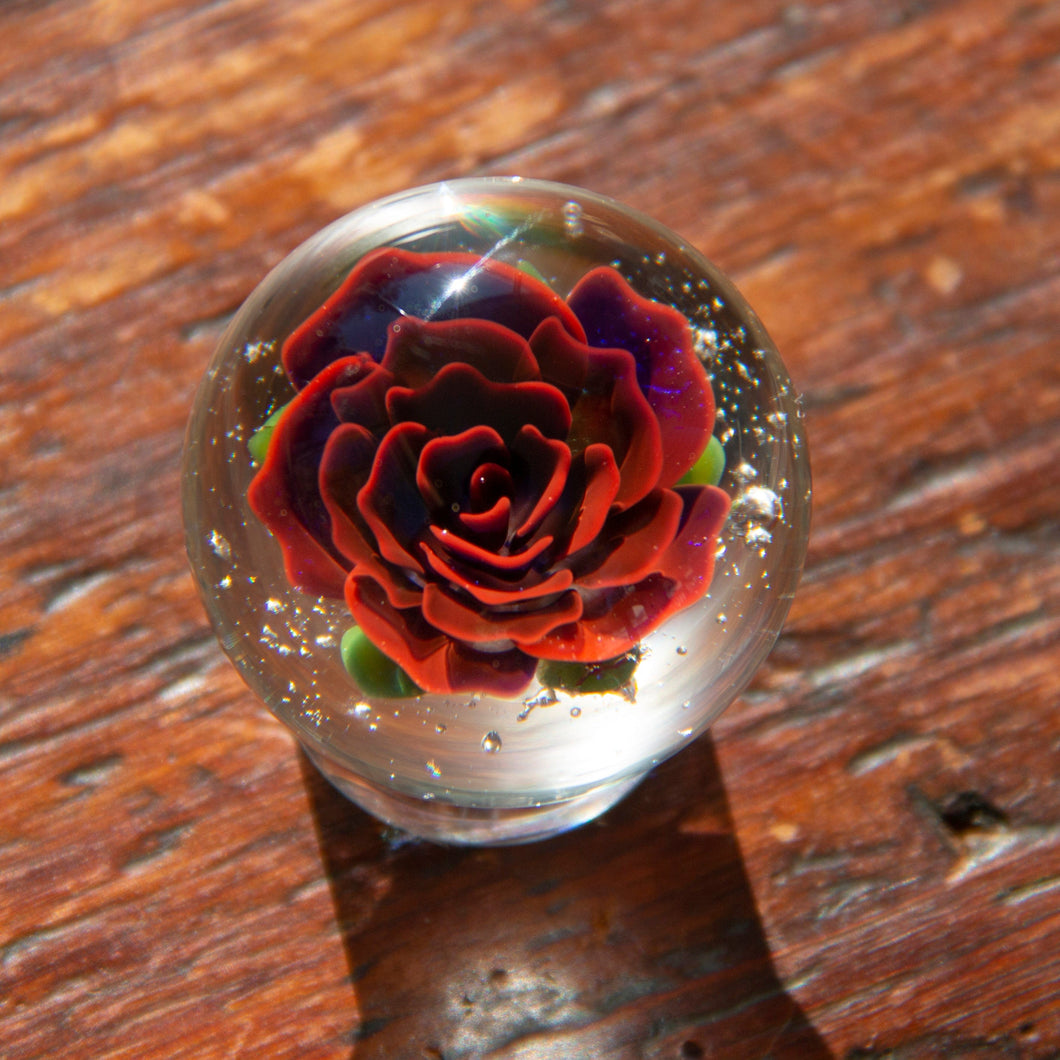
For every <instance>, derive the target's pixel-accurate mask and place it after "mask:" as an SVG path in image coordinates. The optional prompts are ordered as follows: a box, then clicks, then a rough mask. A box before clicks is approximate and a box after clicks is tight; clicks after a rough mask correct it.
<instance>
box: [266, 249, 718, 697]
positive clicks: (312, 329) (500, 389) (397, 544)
mask: <svg viewBox="0 0 1060 1060" xmlns="http://www.w3.org/2000/svg"><path fill="white" fill-rule="evenodd" d="M283 365H284V369H285V370H286V372H287V374H288V376H289V378H290V380H291V382H292V383H293V384H294V386H295V388H296V390H297V396H296V397H295V398H294V400H293V401H292V402H291V403H290V405H288V406H287V408H286V409H285V410H284V412H283V414H282V415H281V416H280V418H279V421H278V422H277V424H276V426H275V429H274V431H273V434H272V437H271V440H270V442H269V446H268V450H267V453H266V456H265V459H264V462H263V464H262V466H261V468H260V470H259V471H258V473H257V475H256V477H255V478H254V480H253V482H252V483H251V486H250V490H249V501H250V505H251V507H252V509H253V510H254V512H255V513H256V514H257V516H258V518H260V519H261V520H262V521H263V522H264V523H265V525H266V526H267V527H268V528H269V530H271V532H272V533H273V534H274V535H275V537H276V538H277V540H278V541H279V542H280V544H281V546H282V549H283V555H284V562H285V569H286V573H287V577H288V579H289V581H290V582H291V584H292V585H293V586H295V587H296V588H298V589H302V590H305V591H306V592H309V593H313V594H318V595H325V596H332V597H340V598H345V600H346V603H347V605H348V607H349V609H350V612H351V613H352V616H353V619H354V621H355V622H356V623H357V624H358V625H359V626H360V627H361V629H362V630H363V631H364V633H365V634H366V636H367V637H368V638H369V639H370V640H371V641H372V643H374V644H375V646H376V647H378V648H379V649H380V650H381V651H382V652H383V653H384V654H385V655H387V656H388V657H389V658H390V659H391V660H393V661H394V662H395V663H396V664H397V665H398V666H400V667H401V668H402V669H404V670H405V671H406V673H407V674H408V675H409V676H410V677H411V678H412V680H413V681H414V682H415V683H416V684H417V685H419V686H420V688H422V689H424V690H426V691H429V692H439V693H447V692H455V691H460V692H468V691H474V692H482V693H491V694H496V695H501V696H513V695H517V694H518V693H520V692H521V691H523V690H524V689H525V688H526V687H527V686H528V685H529V684H530V682H531V681H532V679H533V677H534V673H535V670H536V668H537V666H538V663H539V662H540V661H541V660H564V661H575V662H583V663H599V662H603V661H606V660H610V659H613V658H615V657H616V656H619V655H621V654H622V653H624V652H628V651H629V650H630V649H632V648H634V647H635V646H636V645H637V644H638V642H639V641H640V640H642V639H643V638H644V637H645V636H646V635H647V634H649V633H651V632H652V631H653V630H655V629H657V628H658V627H659V626H660V625H661V624H662V623H663V622H665V621H666V620H667V619H668V618H669V617H670V616H672V615H673V614H675V613H676V612H678V611H680V610H681V609H683V608H685V607H687V606H688V605H690V604H692V603H694V602H695V601H696V600H698V599H699V598H700V597H701V596H702V595H703V593H704V592H705V591H706V589H707V587H708V585H709V584H710V579H711V574H712V571H713V564H714V550H715V539H716V537H717V534H718V531H719V529H720V527H721V525H722V523H723V521H724V519H725V516H726V514H727V512H728V509H729V499H728V497H727V495H726V494H725V493H724V492H723V491H722V490H720V489H718V488H716V487H714V486H703V485H678V482H679V480H680V479H681V478H682V476H684V475H685V474H686V472H688V471H689V469H690V468H692V466H693V465H694V464H695V462H696V460H697V459H698V458H699V456H700V454H701V453H702V452H703V450H704V448H705V447H706V445H707V442H708V441H709V439H710V435H711V430H712V427H713V423H714V400H713V395H712V393H711V388H710V383H709V381H708V379H707V377H706V373H705V372H704V369H703V366H702V365H701V364H700V362H699V360H698V359H697V357H696V355H695V352H694V348H693V342H692V335H691V330H690V327H689V324H688V321H687V320H686V319H685V318H684V317H683V316H682V315H681V314H680V313H678V312H677V311H676V310H674V309H672V308H670V307H668V306H665V305H662V304H660V303H657V302H653V301H650V300H648V299H645V298H643V297H641V296H640V295H638V294H637V293H636V292H634V291H633V290H632V289H631V288H630V287H629V285H628V284H627V283H626V282H625V281H624V280H623V279H622V277H621V276H620V275H619V274H618V273H617V272H616V271H615V270H613V269H610V268H597V269H593V270H592V271H590V272H588V273H587V274H586V275H585V276H584V277H583V278H582V279H581V280H580V281H579V282H578V283H577V285H576V286H575V287H574V289H573V291H571V293H570V295H569V296H568V297H567V299H566V300H563V299H562V298H560V297H559V296H558V295H556V294H555V293H554V292H553V291H552V290H551V289H550V288H549V287H547V286H546V285H545V284H544V283H542V282H541V281H539V280H537V279H535V278H534V277H532V276H530V275H528V274H527V273H526V272H523V271H521V270H520V269H517V268H515V267H513V266H509V265H506V264H503V263H500V262H497V261H492V260H489V259H485V260H484V259H480V258H479V257H477V256H475V255H471V254H457V253H439V254H414V253H410V252H407V251H403V250H398V249H383V250H379V251H376V252H374V253H372V254H370V255H368V256H367V257H365V258H364V259H362V260H361V262H360V263H359V264H358V265H357V266H356V268H355V269H354V270H353V272H352V273H351V274H350V276H349V277H348V278H347V279H346V281H345V282H344V283H343V284H342V286H341V287H340V288H339V290H338V291H336V293H335V294H334V295H333V296H332V297H331V298H329V299H328V300H327V302H325V304H324V305H323V306H321V307H320V309H318V310H317V311H316V312H315V313H314V314H313V315H312V316H311V317H310V318H309V319H308V320H306V321H305V323H304V324H302V325H301V326H300V327H299V328H298V329H297V330H296V331H295V332H294V333H293V334H292V335H291V336H290V338H289V339H288V340H287V342H286V344H285V345H284V348H283Z"/></svg>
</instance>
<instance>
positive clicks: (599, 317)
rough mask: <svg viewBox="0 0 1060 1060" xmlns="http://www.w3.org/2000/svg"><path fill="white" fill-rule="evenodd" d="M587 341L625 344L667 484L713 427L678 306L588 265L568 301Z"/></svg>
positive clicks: (662, 482) (705, 385) (704, 383)
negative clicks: (655, 431) (653, 424)
mask: <svg viewBox="0 0 1060 1060" xmlns="http://www.w3.org/2000/svg"><path fill="white" fill-rule="evenodd" d="M567 302H568V304H569V305H570V307H571V308H572V309H573V310H574V312H575V314H576V315H577V317H578V319H579V320H580V321H581V323H582V326H583V327H584V328H585V332H586V336H587V339H586V341H587V342H588V343H589V345H590V346H597V347H600V348H601V349H618V350H628V351H629V352H630V353H631V354H632V355H633V358H634V360H635V361H636V363H637V382H638V384H639V385H640V389H641V391H642V392H643V393H644V396H645V397H646V398H647V399H648V404H649V405H650V406H651V408H652V411H653V412H654V413H655V417H656V419H657V420H658V422H659V430H660V435H661V439H662V454H663V471H662V475H661V477H660V478H659V481H658V483H657V484H658V485H659V486H672V485H673V484H674V483H675V482H677V481H678V479H680V478H681V476H682V475H684V473H685V472H686V471H688V469H689V468H690V467H692V465H693V464H694V463H695V462H696V460H697V459H698V458H699V454H700V453H702V452H703V449H704V448H705V447H706V444H707V442H708V441H709V440H710V432H711V430H712V429H713V425H714V396H713V393H712V392H711V389H710V382H709V381H708V379H707V375H706V371H705V370H704V368H703V365H702V364H700V363H699V359H698V358H697V357H696V354H695V347H694V344H693V340H692V329H691V327H690V326H689V323H688V321H687V320H686V319H685V317H683V316H682V315H681V314H680V313H679V312H678V311H677V310H676V309H673V308H672V307H670V306H667V305H663V304H662V303H660V302H653V301H651V300H650V299H648V298H642V297H641V296H640V295H639V294H637V293H636V292H635V291H634V290H633V289H632V288H631V287H630V286H629V285H628V284H627V283H626V281H625V280H623V279H622V277H621V276H620V275H619V274H618V273H617V272H615V270H614V269H610V268H598V269H593V270H592V271H591V272H589V273H587V274H586V275H585V276H584V277H583V278H582V279H581V280H580V281H579V282H578V284H577V286H576V287H575V288H574V290H573V291H572V292H571V295H570V297H569V298H568V299H567Z"/></svg>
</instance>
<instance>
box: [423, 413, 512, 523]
mask: <svg viewBox="0 0 1060 1060" xmlns="http://www.w3.org/2000/svg"><path fill="white" fill-rule="evenodd" d="M506 457H507V451H506V449H505V446H504V442H503V441H502V440H501V436H500V435H499V434H498V433H497V432H496V431H495V430H494V429H493V428H492V427H486V426H476V427H470V428H468V429H467V430H466V431H461V432H460V433H459V434H453V435H447V436H445V437H442V438H432V439H431V440H430V441H429V442H427V444H426V445H425V446H424V447H423V452H422V453H421V454H420V462H419V465H418V467H417V468H416V485H417V487H418V488H419V491H420V496H421V497H423V500H424V503H425V504H426V505H427V507H428V509H429V510H430V512H431V515H432V518H433V519H434V520H435V521H436V522H439V521H440V522H444V523H452V522H455V521H456V520H455V519H453V515H454V513H457V512H461V511H464V510H466V509H468V508H470V507H471V506H472V500H471V479H472V476H473V475H474V473H475V471H476V470H477V469H478V468H479V467H481V466H482V465H483V464H496V463H497V461H501V460H505V459H506ZM454 506H455V507H454Z"/></svg>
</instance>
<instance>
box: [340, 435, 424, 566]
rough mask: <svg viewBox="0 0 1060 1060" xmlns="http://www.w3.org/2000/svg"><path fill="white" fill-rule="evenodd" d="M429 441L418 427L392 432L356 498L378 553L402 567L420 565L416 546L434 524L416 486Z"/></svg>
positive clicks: (380, 447)
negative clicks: (417, 470)
mask: <svg viewBox="0 0 1060 1060" xmlns="http://www.w3.org/2000/svg"><path fill="white" fill-rule="evenodd" d="M429 440H430V432H429V431H428V430H427V429H426V428H425V427H421V426H420V425H419V424H418V423H402V424H399V425H398V426H397V427H395V428H393V429H392V430H391V431H390V432H389V433H388V434H387V435H386V437H385V438H384V439H383V440H382V442H381V443H380V445H379V449H378V451H377V452H376V454H375V461H374V463H373V464H372V471H371V474H370V475H369V476H368V481H367V482H365V484H364V486H363V487H362V488H361V490H360V492H359V493H358V494H357V507H358V509H359V510H360V512H361V515H362V516H363V517H364V521H365V522H366V523H367V524H368V526H369V528H370V529H371V531H372V533H373V534H374V535H375V539H376V542H377V543H378V547H379V554H380V555H381V556H382V557H383V558H384V559H386V560H389V561H390V562H391V563H396V564H397V565H398V566H403V567H411V568H413V569H416V568H418V567H419V566H420V563H419V549H418V548H417V546H416V542H417V541H418V540H419V538H420V537H421V536H422V535H423V534H424V533H425V532H426V531H427V529H428V527H429V526H430V524H431V517H430V513H429V512H428V511H427V506H426V504H425V503H424V500H423V497H422V495H421V493H420V491H419V489H418V488H417V486H416V467H417V465H418V464H419V460H420V454H421V453H422V451H423V448H424V446H425V445H426V444H427V442H428V441H429Z"/></svg>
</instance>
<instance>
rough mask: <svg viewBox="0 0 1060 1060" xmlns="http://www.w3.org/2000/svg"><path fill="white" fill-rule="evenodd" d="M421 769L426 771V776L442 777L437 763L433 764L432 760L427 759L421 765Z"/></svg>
mask: <svg viewBox="0 0 1060 1060" xmlns="http://www.w3.org/2000/svg"><path fill="white" fill-rule="evenodd" d="M423 768H424V769H425V770H426V772H427V775H428V776H431V777H440V776H441V775H442V771H441V770H440V769H439V768H438V763H437V762H435V760H434V759H433V758H428V759H427V761H426V762H424V763H423Z"/></svg>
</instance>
